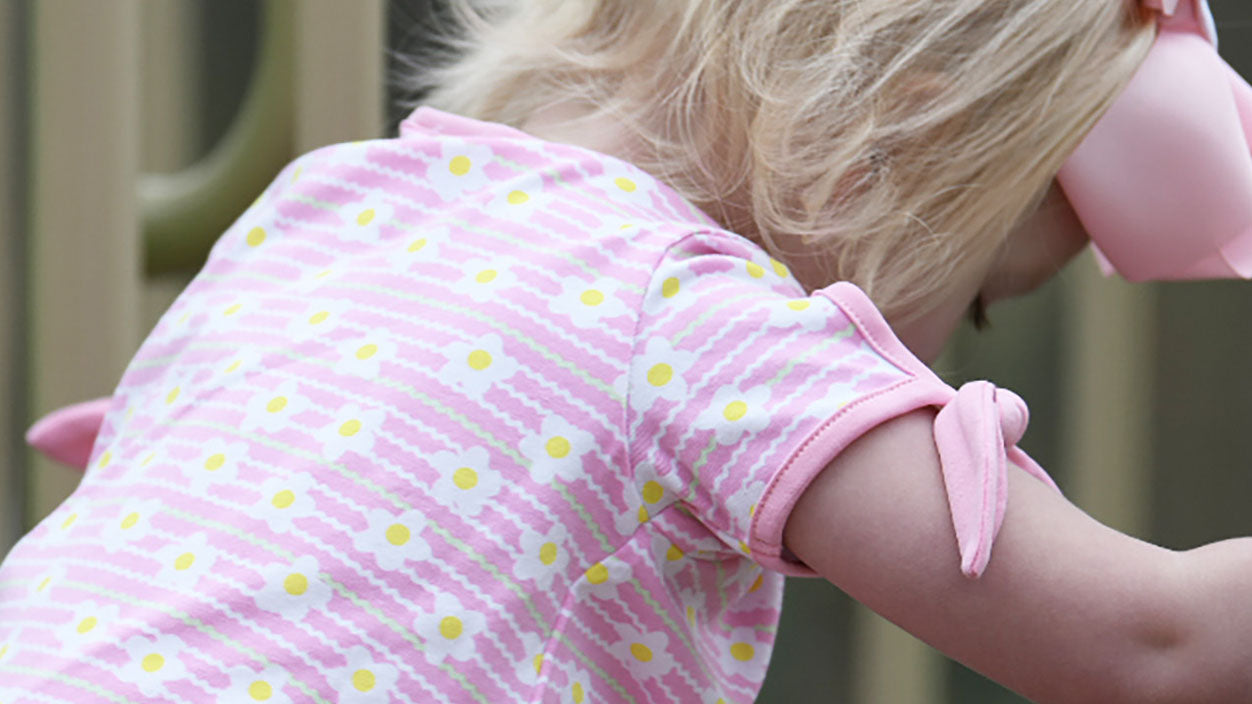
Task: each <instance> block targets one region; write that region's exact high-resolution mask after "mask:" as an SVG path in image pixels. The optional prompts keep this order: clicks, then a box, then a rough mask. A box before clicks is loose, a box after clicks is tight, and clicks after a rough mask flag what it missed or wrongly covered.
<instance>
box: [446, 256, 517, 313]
mask: <svg viewBox="0 0 1252 704" xmlns="http://www.w3.org/2000/svg"><path fill="white" fill-rule="evenodd" d="M514 267H515V263H514V262H513V261H512V260H510V259H495V260H487V259H471V260H469V261H467V262H465V263H464V264H461V265H460V267H459V268H460V270H461V272H462V273H461V278H460V279H458V280H457V281H456V282H455V283H454V284H453V285H452V288H453V290H454V291H455V292H456V293H458V294H461V295H463V296H469V297H470V298H471V299H472V300H473V301H474V302H475V303H486V302H487V301H490V300H492V299H493V298H499V297H500V296H501V295H502V292H503V291H506V290H508V289H510V288H512V287H514V286H516V285H517V273H516V272H515V271H514Z"/></svg>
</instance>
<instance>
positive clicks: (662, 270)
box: [643, 262, 693, 315]
mask: <svg viewBox="0 0 1252 704" xmlns="http://www.w3.org/2000/svg"><path fill="white" fill-rule="evenodd" d="M692 277H693V274H692V272H691V270H690V269H689V268H688V267H687V266H686V265H685V264H684V263H683V262H667V263H666V264H664V265H662V266H660V267H658V268H657V270H656V272H655V273H654V274H653V275H652V281H651V282H650V283H649V284H648V291H647V293H645V294H644V297H643V310H644V312H645V313H647V314H649V315H657V314H659V313H661V312H662V311H667V310H672V309H680V308H684V307H686V306H687V305H688V304H689V302H690V300H691V286H692V283H691V280H692Z"/></svg>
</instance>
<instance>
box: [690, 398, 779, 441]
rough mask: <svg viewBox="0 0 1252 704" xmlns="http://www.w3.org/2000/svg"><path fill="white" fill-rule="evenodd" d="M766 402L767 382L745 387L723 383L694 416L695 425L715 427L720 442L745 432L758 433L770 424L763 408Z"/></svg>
mask: <svg viewBox="0 0 1252 704" xmlns="http://www.w3.org/2000/svg"><path fill="white" fill-rule="evenodd" d="M768 402H769V387H768V386H754V387H752V388H750V389H744V390H741V389H739V388H738V387H736V386H723V387H721V388H720V389H718V390H717V391H716V392H714V394H713V400H712V401H711V402H710V403H709V405H708V407H707V408H705V409H704V411H702V412H701V413H700V415H699V416H697V417H696V420H695V427H697V428H700V429H703V430H712V431H714V433H715V434H716V436H717V441H718V442H719V443H721V444H722V445H730V444H732V443H736V442H739V438H741V437H742V436H743V434H744V433H749V434H751V433H757V432H760V431H761V430H762V429H764V428H765V426H766V425H769V414H768V413H766V410H765V404H766V403H768Z"/></svg>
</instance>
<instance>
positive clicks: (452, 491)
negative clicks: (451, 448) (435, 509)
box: [430, 447, 504, 516]
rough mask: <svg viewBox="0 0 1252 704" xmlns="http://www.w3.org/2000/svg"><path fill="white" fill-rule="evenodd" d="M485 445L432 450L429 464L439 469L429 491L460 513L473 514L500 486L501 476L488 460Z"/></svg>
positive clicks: (440, 501)
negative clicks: (463, 448) (433, 451)
mask: <svg viewBox="0 0 1252 704" xmlns="http://www.w3.org/2000/svg"><path fill="white" fill-rule="evenodd" d="M489 459H490V457H489V455H488V454H487V450H486V448H483V447H471V448H468V449H466V450H464V451H462V452H447V451H445V452H436V453H435V454H433V455H431V456H430V465H431V466H432V467H434V468H435V470H437V471H438V472H439V478H438V479H436V480H435V484H434V486H432V487H431V494H432V495H433V496H434V498H435V500H436V501H438V502H439V503H441V504H443V505H444V506H447V507H448V508H451V509H452V510H453V511H455V512H456V513H458V514H460V515H463V516H477V515H478V514H479V513H480V512H481V511H482V510H483V506H486V505H487V504H489V503H490V502H491V500H492V498H493V497H495V495H496V494H497V493H499V492H500V489H501V488H502V487H503V486H504V477H502V476H501V474H500V472H499V471H497V470H495V469H492V468H491V466H490V465H489V464H488V462H489Z"/></svg>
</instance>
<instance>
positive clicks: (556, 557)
mask: <svg viewBox="0 0 1252 704" xmlns="http://www.w3.org/2000/svg"><path fill="white" fill-rule="evenodd" d="M566 538H567V534H566V532H565V528H564V526H562V525H560V524H559V523H558V524H555V525H553V526H552V528H551V529H550V530H549V531H548V532H547V533H537V532H535V531H533V530H531V529H529V528H525V529H523V530H522V535H521V538H520V540H519V541H518V542H519V543H520V547H521V553H519V554H518V556H517V562H514V563H513V576H515V577H517V578H518V579H522V580H531V581H534V582H535V583H536V584H537V585H538V586H539V588H540V589H547V588H548V587H550V586H552V578H553V577H555V576H556V575H558V574H561V573H562V572H564V571H565V568H566V566H567V565H569V551H568V550H567V549H566Z"/></svg>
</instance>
